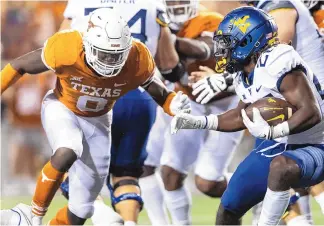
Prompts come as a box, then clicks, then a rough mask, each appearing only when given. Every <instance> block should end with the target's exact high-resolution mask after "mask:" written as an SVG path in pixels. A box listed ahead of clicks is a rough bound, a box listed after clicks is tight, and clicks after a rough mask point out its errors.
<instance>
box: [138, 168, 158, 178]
mask: <svg viewBox="0 0 324 226" xmlns="http://www.w3.org/2000/svg"><path fill="white" fill-rule="evenodd" d="M155 169H156V167H155V166H148V165H144V166H143V173H142V175H141V178H143V177H148V176H151V175H153V174H154V173H155Z"/></svg>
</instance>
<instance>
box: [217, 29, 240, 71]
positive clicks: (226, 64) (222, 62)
mask: <svg viewBox="0 0 324 226" xmlns="http://www.w3.org/2000/svg"><path fill="white" fill-rule="evenodd" d="M237 44H238V40H237V39H235V38H234V37H233V36H231V35H227V34H220V35H215V36H214V50H215V52H214V56H215V58H216V62H217V63H216V68H215V70H216V72H217V73H224V72H225V70H226V71H228V72H229V73H234V72H236V71H238V66H239V63H238V62H236V61H235V60H233V59H232V57H231V55H232V51H233V48H234V47H235V46H236V45H237ZM240 68H241V67H240Z"/></svg>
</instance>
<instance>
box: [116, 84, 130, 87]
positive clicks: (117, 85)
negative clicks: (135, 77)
mask: <svg viewBox="0 0 324 226" xmlns="http://www.w3.org/2000/svg"><path fill="white" fill-rule="evenodd" d="M126 84H127V83H121V84H118V83H115V85H114V86H115V87H119V86H124V85H126Z"/></svg>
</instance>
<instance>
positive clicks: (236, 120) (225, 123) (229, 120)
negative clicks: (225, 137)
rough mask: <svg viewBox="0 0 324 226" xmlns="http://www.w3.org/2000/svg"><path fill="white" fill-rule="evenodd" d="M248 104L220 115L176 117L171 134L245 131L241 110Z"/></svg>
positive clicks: (242, 104) (172, 123)
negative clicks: (195, 131)
mask: <svg viewBox="0 0 324 226" xmlns="http://www.w3.org/2000/svg"><path fill="white" fill-rule="evenodd" d="M246 107H247V104H245V103H243V102H242V101H240V102H239V104H238V105H237V107H236V108H234V109H232V110H229V111H227V112H225V113H223V114H220V115H208V116H194V115H189V114H184V113H182V114H179V115H176V116H175V117H174V118H173V119H172V122H171V133H176V132H177V131H178V130H180V129H209V130H217V131H222V132H235V131H240V130H243V129H245V128H246V127H245V125H244V123H243V120H242V116H241V110H242V109H244V108H246Z"/></svg>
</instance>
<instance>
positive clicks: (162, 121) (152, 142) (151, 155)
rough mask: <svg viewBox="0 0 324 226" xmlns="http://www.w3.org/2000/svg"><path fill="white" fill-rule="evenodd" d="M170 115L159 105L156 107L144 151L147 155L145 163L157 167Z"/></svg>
mask: <svg viewBox="0 0 324 226" xmlns="http://www.w3.org/2000/svg"><path fill="white" fill-rule="evenodd" d="M171 119H172V118H171V116H169V115H167V114H166V113H165V112H164V111H163V109H162V108H161V107H157V109H156V119H155V122H154V124H153V126H152V129H151V132H150V134H149V137H148V141H147V145H146V151H147V153H148V156H147V158H146V160H145V162H144V164H145V165H149V166H155V167H158V166H159V165H160V160H161V156H162V152H163V148H164V139H165V136H166V133H167V130H168V129H169V125H170V122H171Z"/></svg>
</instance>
